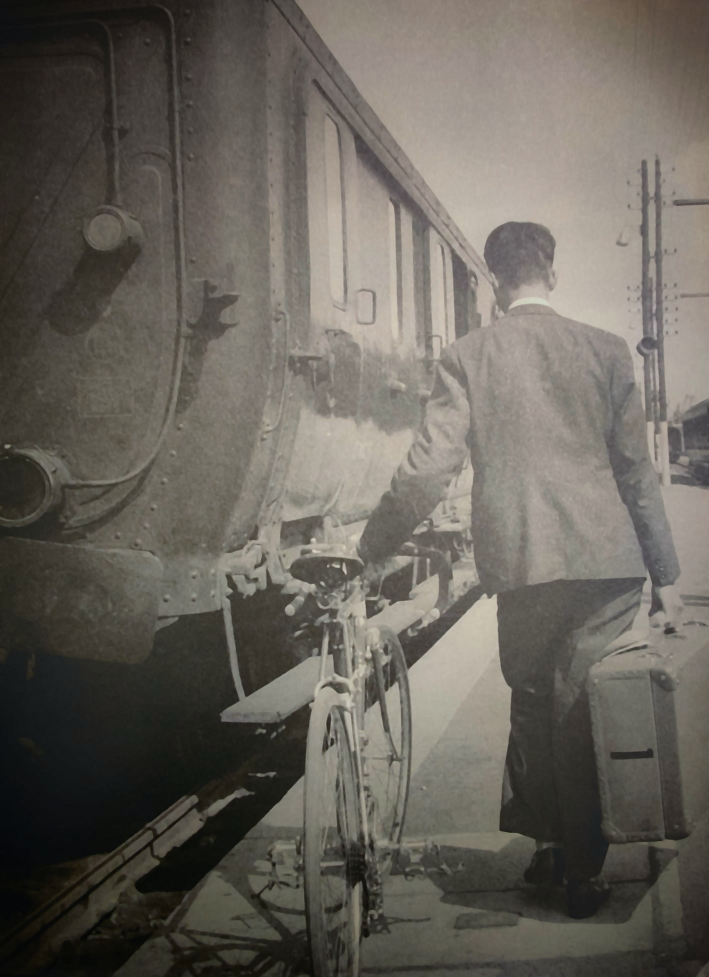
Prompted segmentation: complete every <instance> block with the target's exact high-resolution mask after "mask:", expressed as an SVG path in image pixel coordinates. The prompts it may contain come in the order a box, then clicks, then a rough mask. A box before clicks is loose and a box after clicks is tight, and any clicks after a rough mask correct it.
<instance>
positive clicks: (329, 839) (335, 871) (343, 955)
mask: <svg viewBox="0 0 709 977" xmlns="http://www.w3.org/2000/svg"><path fill="white" fill-rule="evenodd" d="M345 717H346V710H345V708H344V706H343V705H342V704H341V700H340V697H339V696H338V695H337V693H336V692H335V691H334V689H331V688H324V689H322V690H321V691H320V692H319V693H318V695H317V698H316V699H315V702H314V704H313V711H312V715H311V717H310V725H309V727H308V740H307V747H306V755H305V798H304V815H305V822H304V824H305V830H304V852H303V862H304V883H305V918H306V926H307V932H308V940H309V943H310V953H311V956H312V961H313V974H314V977H357V974H358V973H359V945H360V941H361V937H362V912H363V906H362V899H363V879H364V856H365V853H364V845H363V843H362V831H361V823H360V813H359V812H360V808H359V794H358V789H357V780H356V776H355V768H354V762H353V758H352V751H351V745H350V742H349V739H348V736H347V726H346V719H345Z"/></svg>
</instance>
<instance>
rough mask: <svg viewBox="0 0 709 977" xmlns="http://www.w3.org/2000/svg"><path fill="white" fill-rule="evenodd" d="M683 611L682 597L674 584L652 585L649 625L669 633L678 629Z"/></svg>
mask: <svg viewBox="0 0 709 977" xmlns="http://www.w3.org/2000/svg"><path fill="white" fill-rule="evenodd" d="M683 611H684V604H683V603H682V598H681V597H680V595H679V590H678V589H677V588H676V587H675V586H674V585H672V586H668V587H655V586H653V588H652V605H651V607H650V627H652V628H662V629H663V630H664V631H665V633H666V634H671V633H672V632H674V631H677V630H678V629H679V626H680V624H681V623H682V613H683Z"/></svg>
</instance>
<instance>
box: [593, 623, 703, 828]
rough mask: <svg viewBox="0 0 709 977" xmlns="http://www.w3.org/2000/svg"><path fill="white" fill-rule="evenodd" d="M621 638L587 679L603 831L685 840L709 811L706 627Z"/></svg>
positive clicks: (691, 626)
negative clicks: (621, 647) (642, 638)
mask: <svg viewBox="0 0 709 977" xmlns="http://www.w3.org/2000/svg"><path fill="white" fill-rule="evenodd" d="M622 637H623V638H625V639H626V641H625V644H626V645H627V644H630V645H631V648H630V650H627V651H622V650H621V651H613V652H612V653H611V654H609V655H608V656H607V657H606V658H604V659H603V661H601V662H599V663H598V664H597V665H594V666H593V667H592V668H591V669H590V672H589V677H588V694H589V703H590V707H591V723H592V728H593V740H594V749H595V754H596V766H597V770H598V780H599V787H600V794H601V809H602V815H603V833H604V835H605V836H606V839H607V840H608V841H609V842H612V843H616V844H617V843H620V842H631V841H661V840H663V839H665V838H686V837H687V836H688V835H689V834H690V832H691V831H692V828H693V827H694V825H695V823H696V822H697V820H698V819H699V818H700V817H701V816H702V815H703V814H704V812H705V811H706V810H707V808H709V760H708V759H707V752H708V749H709V628H707V627H705V626H701V625H700V624H699V623H698V622H695V623H692V624H687V625H685V626H684V627H683V628H682V629H681V631H680V633H679V634H677V635H664V634H662V633H661V632H660V633H657V634H655V635H652V636H651V637H650V638H649V639H647V637H646V639H645V644H644V647H638V645H639V644H642V641H638V640H635V641H630V642H628V641H627V637H628V636H627V635H626V636H622ZM648 640H649V644H648ZM621 642H622V639H619V641H618V642H616V643H615V644H616V645H618V644H620V643H621ZM611 648H613V646H611Z"/></svg>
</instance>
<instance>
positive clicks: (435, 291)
mask: <svg viewBox="0 0 709 977" xmlns="http://www.w3.org/2000/svg"><path fill="white" fill-rule="evenodd" d="M427 237H428V248H427V250H428V277H429V282H430V289H429V294H428V300H429V308H428V321H429V324H430V326H429V328H430V332H429V336H428V342H427V346H429V349H430V353H431V355H432V358H433V359H438V357H439V356H440V353H441V349H442V348H443V347H444V346H448V345H449V344H450V343H452V342H453V340H454V339H455V338H456V331H455V304H454V301H453V294H454V291H453V264H452V259H451V252H450V248H449V247H448V245H447V244H446V243H445V241H444V240H443V239H442V238H441V236H440V235H439V234H438V233H437V232H436V231H434V229H433V228H432V227H431V228H429V230H428V235H427Z"/></svg>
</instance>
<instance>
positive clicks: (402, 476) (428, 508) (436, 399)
mask: <svg viewBox="0 0 709 977" xmlns="http://www.w3.org/2000/svg"><path fill="white" fill-rule="evenodd" d="M469 430H470V404H469V401H468V397H467V394H466V380H465V373H464V370H463V367H462V365H461V363H460V359H459V358H458V354H457V353H456V352H455V350H454V349H452V348H451V347H448V348H446V349H444V350H443V352H442V353H441V358H440V360H439V362H438V364H437V367H436V378H435V382H434V385H433V391H432V393H431V397H430V400H429V401H428V404H427V405H426V416H425V418H424V423H423V426H422V428H421V431H420V432H419V433H418V435H417V436H416V438H415V439H414V442H413V444H412V445H411V448H410V449H409V452H408V455H407V456H406V458H405V459H404V461H402V463H401V464H400V465H399V468H398V469H397V471H396V474H395V475H394V478H393V479H392V483H391V487H390V489H389V491H388V492H385V493H384V495H383V496H382V498H381V501H380V502H379V505H378V506H377V508H376V509H375V510H374V512H373V513H372V515H371V517H370V519H369V522H368V523H367V526H366V527H365V530H364V532H363V533H362V538H361V540H360V543H359V552H360V555H361V556H362V558H363V559H364V560H365V562H367V563H381V562H382V561H383V560H385V559H387V558H388V557H390V556H392V555H393V554H394V553H396V552H397V550H398V549H399V548H400V547H401V545H402V544H403V543H405V542H406V540H408V539H409V537H410V536H411V533H412V532H413V531H414V529H415V528H416V527H417V526H418V525H419V523H420V522H422V521H423V520H424V519H425V518H426V516H428V515H430V514H431V512H433V510H434V509H435V508H436V506H437V505H438V503H439V502H440V501H441V499H443V497H444V496H445V492H446V489H447V488H448V486H449V484H450V483H451V481H452V480H453V478H454V477H455V475H456V474H457V473H458V472H459V471H460V470H461V468H462V467H463V464H464V463H465V459H466V457H467V453H468V443H467V440H468V432H469Z"/></svg>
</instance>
